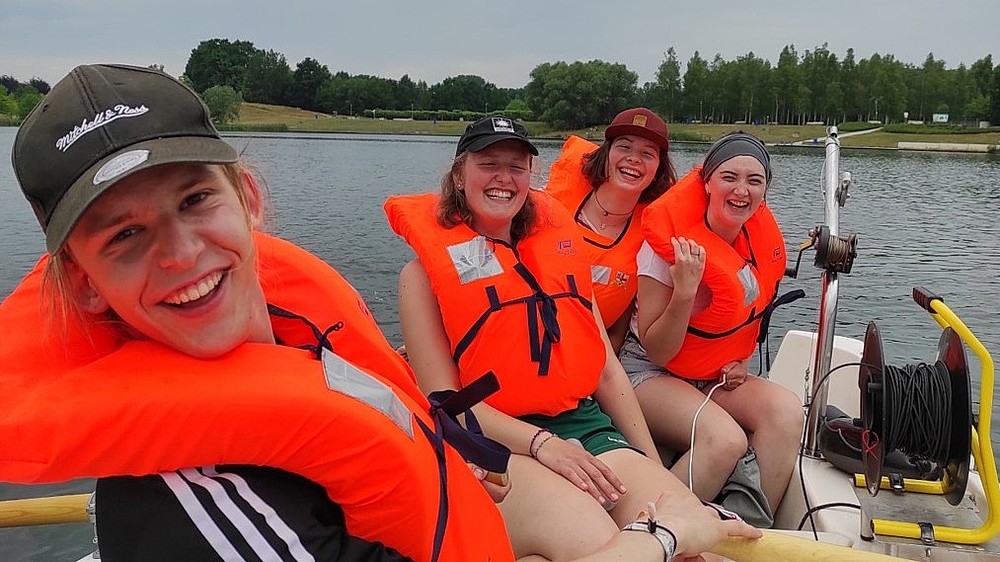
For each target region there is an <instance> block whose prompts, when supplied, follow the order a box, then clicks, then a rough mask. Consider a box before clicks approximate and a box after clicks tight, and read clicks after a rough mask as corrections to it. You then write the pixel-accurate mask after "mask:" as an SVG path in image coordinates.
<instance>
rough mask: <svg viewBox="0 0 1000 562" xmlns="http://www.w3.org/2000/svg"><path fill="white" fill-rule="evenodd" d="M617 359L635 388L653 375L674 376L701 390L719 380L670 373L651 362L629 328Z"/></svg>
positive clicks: (653, 376)
mask: <svg viewBox="0 0 1000 562" xmlns="http://www.w3.org/2000/svg"><path fill="white" fill-rule="evenodd" d="M618 360H619V361H621V364H622V367H623V368H624V369H625V374H626V375H628V380H629V382H631V383H632V388H637V387H638V386H639V385H640V384H642V383H644V382H646V381H648V380H649V379H652V378H655V377H675V378H678V379H680V380H682V381H684V382H686V383H688V384H690V385H691V386H693V387H695V388H697V389H698V390H703V389H705V388H707V387H709V386H712V385H713V384H715V383H717V382H718V381H719V379H711V380H692V379H686V378H684V377H681V376H678V375H676V374H674V373H671V372H670V371H668V370H667V369H665V368H664V367H663V366H661V365H657V364H656V363H651V362H650V361H649V358H648V357H647V356H646V350H645V349H643V347H642V344H641V343H639V338H638V337H636V335H635V334H633V333H632V331H631V330H629V332H628V333H627V334H626V335H625V342H624V343H622V348H621V350H620V351H619V352H618Z"/></svg>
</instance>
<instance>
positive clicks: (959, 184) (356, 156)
mask: <svg viewBox="0 0 1000 562" xmlns="http://www.w3.org/2000/svg"><path fill="white" fill-rule="evenodd" d="M13 137H14V129H13V128H0V153H2V154H5V155H6V154H10V147H11V145H12V143H13ZM229 140H230V141H231V142H232V143H233V144H234V145H235V146H236V147H237V148H239V149H242V150H243V154H244V157H245V158H246V159H247V160H248V161H249V162H250V163H252V164H253V165H254V166H255V167H256V169H257V170H258V171H259V172H260V174H261V176H263V178H264V179H265V180H266V182H267V186H268V188H269V190H270V192H271V195H272V198H273V205H274V209H273V211H274V212H273V218H274V220H273V229H274V230H275V231H276V232H277V233H278V234H281V235H282V236H285V237H287V238H289V239H291V240H293V241H295V242H297V243H299V244H301V245H303V246H305V247H307V248H309V249H310V250H312V251H314V252H316V253H317V254H319V255H320V256H322V257H323V258H324V259H326V260H328V261H329V262H331V263H333V264H334V265H335V266H336V267H337V268H338V269H339V270H340V271H341V272H342V273H343V274H344V275H345V276H346V277H347V278H348V279H349V280H350V281H351V282H352V283H353V284H354V285H355V286H356V287H357V288H358V289H359V290H360V291H361V293H362V295H363V296H364V298H365V299H366V300H367V301H368V303H369V305H370V306H371V308H372V312H373V313H374V314H375V316H376V318H377V319H378V320H379V323H380V324H381V326H382V327H383V329H384V331H385V332H386V335H387V336H388V338H389V339H390V341H392V342H393V343H400V340H401V338H400V336H399V325H398V321H397V318H396V276H397V274H398V272H399V269H400V268H401V267H402V265H403V264H404V263H405V262H406V261H407V260H409V259H411V258H412V253H411V251H410V250H409V248H408V247H406V245H405V244H404V243H403V242H402V241H401V240H399V239H397V238H396V237H395V236H394V235H393V234H392V233H391V232H390V231H389V228H388V226H387V225H386V222H385V218H384V215H383V213H382V209H381V206H382V202H383V201H384V200H385V198H386V197H387V196H388V195H390V194H394V193H413V192H420V191H427V190H431V189H435V187H436V186H437V184H438V181H439V179H440V177H441V175H442V174H443V173H444V172H445V171H446V170H447V168H448V165H449V162H450V159H451V157H452V155H453V151H454V142H455V139H454V138H438V137H396V136H364V135H309V136H295V135H242V136H232V137H229ZM705 148H706V147H705V146H697V145H694V146H692V145H687V146H674V147H672V149H671V150H672V154H673V158H674V160H675V166H676V168H677V170H678V172H679V173H681V174H683V173H684V172H686V171H687V170H689V169H690V168H691V166H692V165H694V164H695V163H696V162H698V161H699V160H700V157H701V156H702V155H703V154H704V150H705ZM540 149H541V155H540V159H541V164H542V166H541V170H539V171H538V172H539V173H538V177H537V179H536V183H537V184H538V185H543V184H544V181H545V178H544V172H545V171H546V170H547V167H548V164H549V163H551V162H552V160H553V159H554V158H555V156H556V155H557V154H558V150H559V144H558V143H548V142H544V143H540ZM773 156H774V158H773V164H774V169H775V173H774V175H775V179H774V183H773V184H772V186H771V189H770V191H769V193H768V202H769V203H770V204H771V206H772V208H773V209H774V212H775V214H776V215H777V218H778V221H779V223H780V224H781V226H782V229H783V230H784V233H785V239H786V242H787V244H788V247H789V249H790V258H791V259H794V257H792V254H791V252H792V251H794V248H795V247H797V246H798V244H799V243H801V242H802V241H803V240H805V239H806V238H807V232H808V231H809V229H810V228H813V227H815V226H817V225H819V224H820V223H822V220H823V209H822V201H823V199H822V195H821V191H820V184H821V178H822V166H823V150H822V148H816V149H801V148H797V149H792V148H777V149H775V150H774V155H773ZM5 161H7V160H5ZM841 168H842V169H843V170H846V171H850V172H851V173H852V174H853V178H854V187H853V189H852V192H851V199H850V200H849V201H848V203H847V206H846V208H845V209H844V210H843V211H842V213H841V232H842V233H851V232H853V233H856V234H857V235H858V240H859V242H858V252H859V256H858V259H857V261H856V262H855V266H854V271H853V272H852V273H851V275H849V276H844V277H842V278H841V283H840V294H841V301H840V308H839V314H838V322H837V333H838V334H839V335H844V336H849V337H855V338H860V337H862V336H863V334H864V329H865V325H866V323H867V322H868V321H871V320H874V321H876V322H878V324H879V327H880V328H881V331H882V337H883V344H884V346H885V351H886V356H887V362H888V363H890V364H893V365H903V364H906V363H915V362H919V361H929V360H932V359H933V357H934V350H935V349H936V347H937V338H938V336H939V334H940V331H939V329H938V328H937V326H936V324H934V323H933V322H932V321H931V320H930V318H929V317H928V316H927V315H926V314H925V313H923V312H922V311H921V309H919V308H918V307H917V306H916V305H915V304H913V302H912V301H911V300H910V296H909V295H910V291H911V289H912V287H913V286H925V287H928V288H930V289H931V290H933V291H936V292H938V293H940V294H942V295H944V296H945V299H946V302H947V303H948V304H949V306H951V307H952V308H953V309H954V310H955V312H956V313H957V314H958V315H959V316H960V317H961V318H962V319H963V320H964V321H965V322H966V323H967V324H968V325H969V327H970V328H971V329H972V330H973V331H974V332H975V333H976V334H977V335H978V336H979V337H980V339H981V340H983V342H984V343H985V344H986V346H987V347H988V348H990V349H991V350H993V351H994V352H997V351H1000V322H997V320H996V313H997V303H998V302H1000V284H998V283H997V281H998V279H997V278H998V276H1000V245H998V244H997V242H996V241H997V240H998V238H1000V226H998V223H997V218H998V217H1000V181H998V179H1000V159H998V158H997V157H995V156H987V155H972V154H969V155H964V154H922V153H896V152H884V151H861V150H848V151H844V152H843V154H842V156H841ZM15 185H16V184H15V183H14V177H13V172H12V170H11V168H10V165H9V164H6V165H4V166H3V167H2V168H0V259H2V261H0V263H2V264H3V267H2V268H0V296H2V295H6V294H7V293H8V292H9V291H10V290H11V289H12V288H13V287H14V285H15V284H16V283H17V280H18V279H19V278H20V276H21V275H22V274H23V273H24V272H25V271H26V270H27V269H28V268H29V267H30V265H31V264H32V263H33V262H34V260H35V259H36V257H37V256H38V255H39V253H40V252H41V251H42V248H43V244H42V238H41V236H40V234H39V230H38V227H37V224H36V223H35V221H34V219H33V218H32V216H31V214H30V211H29V210H28V205H27V203H26V202H25V201H24V199H23V198H22V197H21V195H20V193H19V192H18V191H17V190H16V189H15V188H14V187H15ZM812 259H813V254H812V253H811V251H810V252H807V253H806V255H805V256H804V257H803V265H802V268H801V270H800V274H799V278H798V279H794V280H793V279H789V280H786V282H785V283H784V284H783V288H784V289H786V290H787V289H792V288H802V289H805V290H806V292H807V294H808V297H807V298H806V299H802V300H799V301H798V302H796V303H794V304H792V305H789V306H786V307H784V308H782V309H780V310H779V311H778V312H777V313H776V314H775V318H774V321H773V323H772V333H771V338H770V339H771V351H772V353H774V352H775V351H777V346H778V344H779V342H780V337H781V334H783V333H784V332H785V331H786V330H788V329H792V328H797V329H806V330H815V325H816V319H817V314H818V312H817V311H818V304H817V303H818V294H819V271H818V270H816V269H815V268H813V267H812V265H811V264H812ZM969 360H970V366H971V369H972V371H973V373H978V369H979V365H978V362H977V360H976V358H975V357H974V356H970V357H969ZM976 394H977V395H978V392H976ZM994 442H996V437H995V436H994ZM88 487H89V483H86V482H85V483H78V484H75V485H71V486H69V487H64V488H61V489H60V490H59V493H65V492H66V491H67V490H68V491H83V490H87V489H88ZM33 493H36V491H35V490H27V491H26V490H24V489H19V488H14V487H10V486H3V485H0V497H14V496H15V495H20V496H25V495H32V494H33ZM71 529H72V531H71ZM89 532H90V531H89V529H88V528H87V526H86V525H70V526H65V525H63V526H56V527H54V528H52V529H49V530H44V531H43V530H38V529H33V530H31V531H28V530H5V531H0V559H3V560H7V559H25V558H26V557H29V559H32V560H69V559H72V558H74V556H80V555H82V554H83V553H84V552H86V548H87V542H88V536H89ZM67 533H72V536H68V535H67Z"/></svg>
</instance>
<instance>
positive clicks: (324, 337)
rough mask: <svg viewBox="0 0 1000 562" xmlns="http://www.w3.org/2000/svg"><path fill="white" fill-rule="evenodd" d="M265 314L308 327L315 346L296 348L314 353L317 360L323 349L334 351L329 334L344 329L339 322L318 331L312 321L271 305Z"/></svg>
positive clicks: (317, 327)
mask: <svg viewBox="0 0 1000 562" xmlns="http://www.w3.org/2000/svg"><path fill="white" fill-rule="evenodd" d="M267 312H268V313H269V314H271V315H273V316H277V317H279V318H287V319H289V320H298V321H300V322H302V323H303V324H305V325H306V326H308V327H309V329H310V330H311V331H312V333H313V337H314V338H316V343H315V344H305V345H300V346H297V347H298V349H305V350H307V351H311V352H312V353H314V354H315V355H316V358H317V359H319V358H320V354H321V351H322V350H323V348H326V349H328V350H330V351H334V349H333V344H332V343H331V342H330V334H332V333H333V332H337V331H340V330H341V329H343V328H344V322H343V321H341V322H336V323H334V324H333V325H332V326H329V327H328V328H327V329H325V330H320V329H319V326H317V325H316V324H313V323H312V321H310V320H309V319H308V318H306V317H305V316H302V315H301V314H295V313H294V312H291V311H288V310H285V309H283V308H281V307H279V306H275V305H273V304H268V305H267Z"/></svg>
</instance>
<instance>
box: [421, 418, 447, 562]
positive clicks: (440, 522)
mask: <svg viewBox="0 0 1000 562" xmlns="http://www.w3.org/2000/svg"><path fill="white" fill-rule="evenodd" d="M416 420H417V424H418V425H419V426H420V429H421V430H422V431H423V432H424V435H425V436H427V440H428V441H430V442H431V445H433V446H434V455H435V456H436V457H437V463H438V482H439V485H440V488H438V514H437V522H436V523H435V524H434V549H433V551H432V552H431V562H437V559H438V557H440V556H441V545H442V544H443V543H444V532H445V530H446V529H447V527H448V469H447V464H446V463H445V454H444V435H443V431H444V430H443V429H442V427H441V425H440V424H436V427H435V428H434V429H431V428H429V427H427V424H425V423H424V422H423V420H421V419H420V418H416Z"/></svg>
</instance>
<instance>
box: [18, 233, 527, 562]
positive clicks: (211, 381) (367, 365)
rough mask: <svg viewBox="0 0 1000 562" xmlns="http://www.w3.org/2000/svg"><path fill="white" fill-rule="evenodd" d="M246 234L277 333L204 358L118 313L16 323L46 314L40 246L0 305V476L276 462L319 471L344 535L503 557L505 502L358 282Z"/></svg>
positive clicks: (458, 556) (436, 552) (403, 547)
mask: <svg viewBox="0 0 1000 562" xmlns="http://www.w3.org/2000/svg"><path fill="white" fill-rule="evenodd" d="M256 240H257V248H258V261H259V269H260V275H261V279H262V284H263V285H264V287H265V296H266V298H267V300H268V303H269V305H271V306H272V309H273V310H272V318H273V320H274V321H273V324H272V325H273V328H274V333H275V336H276V338H277V339H278V340H279V341H280V342H281V343H283V344H284V345H269V344H249V343H248V344H244V345H241V346H239V347H238V348H236V349H235V350H233V351H232V352H230V353H228V354H226V355H225V356H223V357H220V358H217V359H213V360H196V359H193V358H191V357H188V356H186V355H183V354H181V353H179V352H176V351H175V350H173V349H170V348H167V347H166V346H163V345H161V344H158V343H155V342H150V341H135V340H126V339H124V338H121V337H119V336H118V335H117V333H116V330H115V329H114V328H113V327H106V326H90V327H89V328H90V329H89V333H90V334H91V336H92V337H91V338H90V339H88V338H87V337H85V336H84V335H83V332H84V328H83V326H82V325H79V324H74V323H72V322H71V323H70V326H68V330H67V332H66V334H65V336H66V337H67V338H68V339H66V340H63V339H61V335H60V334H58V333H49V334H39V330H37V329H26V327H38V326H40V325H44V324H45V322H43V320H44V317H43V316H42V315H43V312H42V308H41V307H40V285H39V280H40V277H41V269H42V267H43V266H44V262H45V260H44V259H43V260H41V261H40V262H39V263H38V265H37V266H36V268H35V270H34V271H32V272H31V273H30V274H29V275H28V276H27V277H26V278H25V279H24V281H22V283H21V284H20V286H19V287H18V288H17V290H15V292H14V293H12V294H11V295H10V297H9V298H8V299H7V300H6V301H4V302H3V304H2V305H0V365H3V369H2V374H0V387H2V388H3V389H4V390H3V392H2V393H0V435H3V439H0V481H6V482H16V483H43V482H57V481H63V480H68V479H72V478H79V477H104V476H113V475H143V474H151V473H156V472H161V471H168V470H177V469H180V468H185V467H191V466H204V465H213V464H252V465H263V466H272V467H276V468H282V469H284V470H287V471H290V472H295V473H298V474H301V475H303V476H305V477H307V478H309V479H311V480H313V481H315V482H317V483H319V484H320V485H322V486H324V488H325V489H326V491H327V494H328V495H329V497H330V498H331V500H333V501H334V502H336V503H337V504H339V505H340V506H341V508H342V509H343V510H344V514H345V517H346V521H347V529H348V532H350V533H351V534H352V535H354V536H358V537H361V538H364V539H367V540H371V541H381V542H383V543H384V544H386V545H388V546H391V547H393V548H395V549H397V550H399V551H400V552H401V553H403V554H405V555H406V556H409V557H411V558H413V559H414V560H420V561H430V560H442V561H444V560H450V561H456V562H457V561H463V560H484V561H485V560H513V553H512V551H511V547H510V544H509V540H508V538H507V535H506V531H505V529H504V525H503V521H502V519H501V518H500V514H499V511H498V510H497V508H496V506H495V505H494V504H493V502H492V501H491V499H490V498H489V496H488V494H486V492H485V490H484V489H483V487H482V485H481V484H480V483H479V482H478V481H477V480H476V479H475V477H474V476H473V475H472V473H471V472H470V471H469V470H468V468H467V467H466V466H465V462H464V461H463V459H462V458H461V456H460V455H459V454H458V453H457V452H455V450H454V449H452V448H451V447H450V446H448V445H446V444H444V443H443V442H442V441H441V438H440V436H439V435H436V434H435V432H436V431H437V427H436V424H435V421H434V419H433V418H432V416H431V415H430V414H429V413H428V408H429V403H428V401H427V399H426V398H424V397H423V396H422V395H421V393H420V391H419V389H418V388H417V386H416V384H415V382H414V379H413V375H412V372H411V371H410V370H409V368H408V366H407V365H406V364H405V362H404V361H403V360H402V358H400V357H399V355H398V354H397V353H395V352H394V350H393V349H392V348H391V346H390V345H389V344H388V342H386V341H385V338H384V337H383V336H382V333H381V332H380V331H379V329H378V327H377V325H376V324H375V322H374V320H373V319H372V317H371V315H370V313H369V312H368V309H367V307H366V306H365V304H364V302H363V301H362V300H361V298H360V296H359V295H358V294H357V292H356V291H355V290H354V288H353V287H351V285H350V284H349V283H347V281H346V280H344V279H343V277H341V276H340V275H339V274H338V273H337V272H336V271H334V270H333V269H332V268H330V267H329V266H328V265H326V264H325V263H324V262H323V261H322V260H320V259H318V258H316V257H315V256H313V255H312V254H310V253H308V252H306V251H305V250H303V249H301V248H298V247H296V246H294V245H292V244H291V243H288V242H285V241H282V240H279V239H276V238H272V237H268V236H265V235H257V237H256ZM275 306H276V307H278V308H273V307H275ZM278 309H281V310H283V311H286V312H290V311H294V312H295V313H297V314H302V315H303V316H304V317H306V318H307V319H308V322H305V321H303V320H301V319H299V318H296V317H295V316H294V315H293V314H287V313H282V314H284V316H283V317H275V316H274V313H275V311H277V310H278ZM314 329H316V330H319V331H320V333H316V332H314ZM322 332H326V334H325V335H323V334H322ZM324 338H325V340H327V341H328V342H329V347H330V348H332V350H333V352H330V351H329V350H322V353H323V354H324V358H323V361H322V362H321V361H317V360H316V355H317V353H320V351H319V350H318V349H317V345H316V344H317V341H322V340H323V339H324ZM63 341H66V342H68V343H67V345H65V346H63ZM296 346H304V347H307V348H308V349H296V348H295V347H296Z"/></svg>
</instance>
